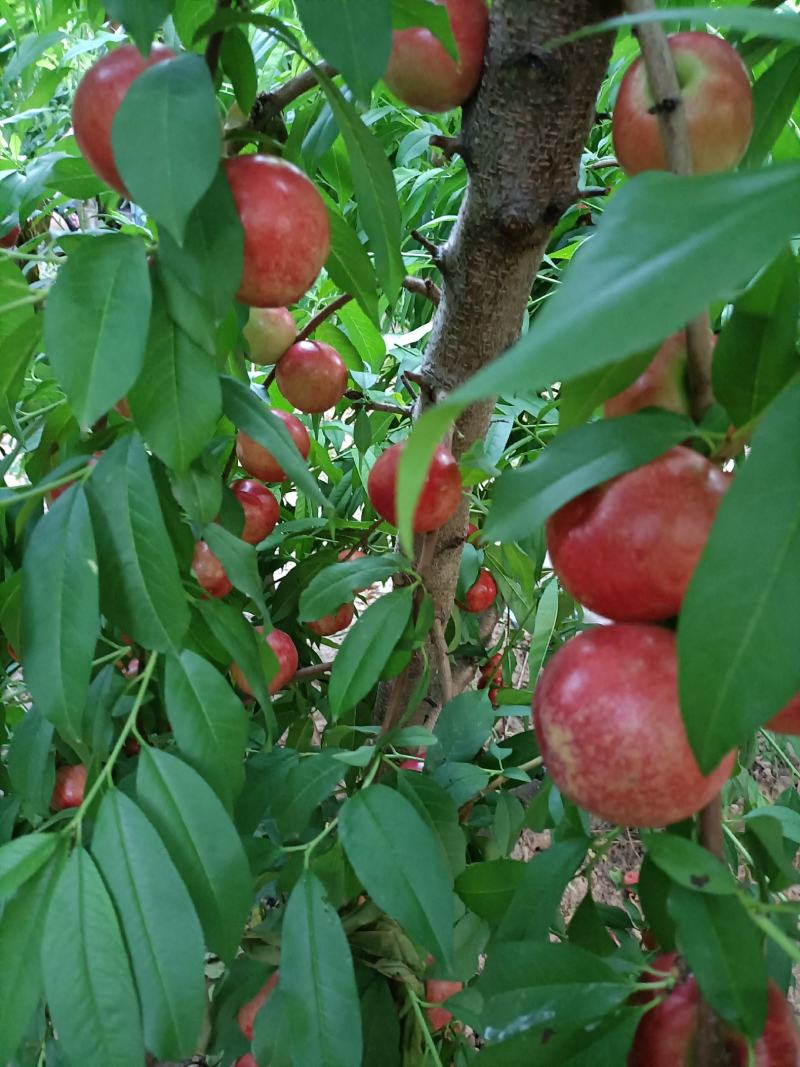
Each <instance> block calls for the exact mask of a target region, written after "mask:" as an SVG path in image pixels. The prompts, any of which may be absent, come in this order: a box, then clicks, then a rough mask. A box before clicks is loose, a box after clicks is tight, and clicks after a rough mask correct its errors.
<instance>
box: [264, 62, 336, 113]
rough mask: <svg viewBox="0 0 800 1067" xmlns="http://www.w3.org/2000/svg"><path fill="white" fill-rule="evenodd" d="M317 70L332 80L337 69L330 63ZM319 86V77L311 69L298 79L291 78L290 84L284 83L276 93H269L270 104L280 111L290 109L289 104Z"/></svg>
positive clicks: (323, 64)
mask: <svg viewBox="0 0 800 1067" xmlns="http://www.w3.org/2000/svg"><path fill="white" fill-rule="evenodd" d="M317 68H318V69H319V70H321V71H322V73H323V74H326V75H327V76H328V77H329V78H332V77H333V76H334V75H335V74H336V73H337V71H336V68H335V67H332V66H331V65H330V63H318V64H317ZM316 84H317V76H316V74H315V73H314V71H313V70H311V68H310V67H309V69H308V70H304V71H303V72H302V74H298V75H297V77H296V78H291V79H290V80H289V81H288V82H284V83H283V85H281V87H280V88H279V89H276V90H275V92H274V93H267V94H265V95H267V96H268V97H269V99H270V103H271V104H272V105H273V106H274V107H276V108H277V109H278V110H279V111H282V110H283V108H285V107H288V105H289V104H293V103H294V101H295V100H296V99H297V98H298V97H299V96H302V95H303V93H307V92H309V90H311V89H313V88H314V86H315V85H316Z"/></svg>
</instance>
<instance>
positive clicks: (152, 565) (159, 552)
mask: <svg viewBox="0 0 800 1067" xmlns="http://www.w3.org/2000/svg"><path fill="white" fill-rule="evenodd" d="M87 491H88V495H89V506H90V508H91V512H92V525H93V527H94V534H95V538H96V541H97V555H98V559H99V561H100V603H101V607H102V609H103V612H104V613H105V614H106V615H107V616H108V617H109V618H110V619H111V620H112V621H114V622H115V623H116V624H117V625H118V626H119V627H120V629H123V630H125V631H127V632H128V633H129V634H131V636H132V637H133V638H134V640H135V641H136V643H137V644H140V645H144V647H145V648H150V649H155V650H157V651H159V652H170V651H174V650H176V649H178V648H180V646H181V643H182V641H183V637H184V634H185V633H186V629H187V627H188V625H189V609H188V607H187V605H186V598H185V595H184V592H183V586H182V584H181V579H180V574H179V573H178V566H177V563H176V560H175V552H174V549H173V547H172V543H171V542H170V539H169V535H168V534H167V529H166V526H165V525H164V517H163V515H162V512H161V507H160V504H159V500H158V495H157V493H156V487H155V483H154V482H153V476H152V474H151V472H150V467H149V464H148V459H147V454H146V453H145V450H144V447H143V445H142V442H141V439H140V438H139V437H138V436H137V435H136V434H129V435H128V436H127V437H123V438H121V439H120V440H119V441H117V442H116V443H115V444H114V445H112V446H111V448H109V449H108V451H107V452H105V453H104V454H103V456H102V457H101V458H100V460H99V461H98V463H97V466H96V467H95V468H94V470H93V471H92V476H91V478H90V480H89V482H88V489H87Z"/></svg>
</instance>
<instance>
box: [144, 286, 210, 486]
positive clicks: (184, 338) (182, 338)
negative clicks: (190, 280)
mask: <svg viewBox="0 0 800 1067" xmlns="http://www.w3.org/2000/svg"><path fill="white" fill-rule="evenodd" d="M128 401H129V403H130V408H131V413H132V415H133V419H134V422H135V423H136V426H137V429H138V430H139V431H140V432H141V434H142V436H143V437H144V439H145V441H147V443H148V445H149V446H150V448H151V449H152V450H153V452H154V453H155V454H156V455H157V456H158V458H159V459H161V460H163V461H164V463H166V464H167V466H169V467H172V468H173V469H175V470H177V471H184V470H186V468H187V467H188V466H189V464H190V463H191V462H192V460H194V459H196V458H197V456H199V455H200V453H201V452H202V451H203V449H204V448H205V446H206V444H207V443H208V441H209V439H210V438H211V437H212V435H213V433H214V428H215V426H216V424H217V421H218V419H219V417H220V415H221V414H222V395H221V392H220V387H219V377H218V375H217V369H216V367H215V366H214V361H213V360H212V358H211V357H210V356H209V355H208V354H207V353H206V352H204V351H203V350H202V348H199V347H198V346H197V345H196V344H195V343H194V341H193V340H192V339H191V338H190V337H189V336H188V334H186V333H184V332H183V330H182V329H181V328H180V327H179V326H176V325H175V323H174V322H173V321H172V320H171V319H170V317H169V316H168V314H167V309H166V305H165V303H164V299H163V297H161V298H160V299H159V298H156V301H155V305H154V308H153V317H152V319H151V322H150V334H149V336H148V340H147V350H146V352H145V360H144V367H143V368H142V373H141V374H140V375H139V378H138V380H137V382H136V384H135V386H134V387H133V389H131V391H130V393H129V394H128Z"/></svg>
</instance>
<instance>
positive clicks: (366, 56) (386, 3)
mask: <svg viewBox="0 0 800 1067" xmlns="http://www.w3.org/2000/svg"><path fill="white" fill-rule="evenodd" d="M295 7H296V8H297V14H298V15H299V16H300V21H301V22H302V24H303V29H304V30H305V31H306V33H307V34H308V36H309V38H310V40H311V42H312V43H313V44H314V45H315V46H316V47H317V48H318V49H319V51H320V52H321V54H322V55H323V56H324V57H325V59H327V60H328V62H329V63H331V64H332V65H333V66H334V67H336V69H337V70H338V71H339V72H340V73H341V74H342V76H343V77H344V80H345V81H346V82H347V84H348V85H349V87H350V88H351V89H352V90H353V92H354V93H355V94H356V96H357V97H359V99H361V100H364V101H365V102H366V103H369V98H370V91H371V89H372V87H373V85H374V84H375V82H376V81H377V80H378V79H379V78H380V77H381V76H382V75H383V72H384V71H385V70H386V64H387V63H388V62H389V53H390V52H391V50H392V18H391V3H390V0H295ZM367 42H369V47H365V45H366V43H367ZM320 1062H321V1061H320Z"/></svg>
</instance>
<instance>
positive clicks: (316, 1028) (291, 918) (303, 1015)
mask: <svg viewBox="0 0 800 1067" xmlns="http://www.w3.org/2000/svg"><path fill="white" fill-rule="evenodd" d="M280 984H281V992H282V996H283V999H284V1003H285V1007H286V1012H287V1015H288V1018H289V1026H290V1029H291V1034H292V1058H293V1060H294V1062H295V1063H307V1064H312V1063H313V1064H319V1067H353V1065H354V1064H358V1063H361V1051H362V1037H361V1011H360V1007H359V1003H358V990H357V989H356V981H355V976H354V974H353V961H352V957H351V955H350V946H349V945H348V943H347V937H346V936H345V932H344V930H343V929H342V924H341V922H340V920H339V916H338V915H337V914H336V911H335V910H334V908H332V907H331V905H330V903H329V902H328V901H327V900H326V898H325V891H324V889H323V887H322V884H321V883H320V881H319V880H318V879H317V878H315V877H314V875H313V874H311V872H310V871H305V872H304V873H303V875H302V876H301V878H300V880H299V881H298V882H297V884H296V885H295V887H294V889H293V890H292V894H291V896H290V897H289V900H288V903H287V905H286V913H285V916H284V920H283V928H282V935H281V977H280Z"/></svg>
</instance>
